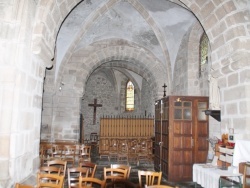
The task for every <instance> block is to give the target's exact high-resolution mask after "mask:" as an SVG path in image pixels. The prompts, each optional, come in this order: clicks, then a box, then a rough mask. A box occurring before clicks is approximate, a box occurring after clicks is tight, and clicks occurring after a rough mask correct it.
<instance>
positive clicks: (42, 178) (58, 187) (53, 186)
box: [36, 173, 64, 188]
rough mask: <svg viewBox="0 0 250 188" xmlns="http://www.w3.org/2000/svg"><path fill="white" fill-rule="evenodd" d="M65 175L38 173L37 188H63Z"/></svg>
mask: <svg viewBox="0 0 250 188" xmlns="http://www.w3.org/2000/svg"><path fill="white" fill-rule="evenodd" d="M63 182H64V176H61V175H57V174H41V173H38V174H37V181H36V183H37V185H36V188H43V187H44V188H48V187H49V188H63Z"/></svg>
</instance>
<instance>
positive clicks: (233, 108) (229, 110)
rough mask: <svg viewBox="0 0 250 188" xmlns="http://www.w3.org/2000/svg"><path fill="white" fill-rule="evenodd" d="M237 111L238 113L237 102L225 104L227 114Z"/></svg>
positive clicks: (233, 113) (235, 113)
mask: <svg viewBox="0 0 250 188" xmlns="http://www.w3.org/2000/svg"><path fill="white" fill-rule="evenodd" d="M238 113H239V111H238V105H237V103H233V104H226V114H227V115H237V114H238Z"/></svg>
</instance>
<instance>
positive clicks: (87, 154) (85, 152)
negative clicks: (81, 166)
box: [79, 145, 91, 163]
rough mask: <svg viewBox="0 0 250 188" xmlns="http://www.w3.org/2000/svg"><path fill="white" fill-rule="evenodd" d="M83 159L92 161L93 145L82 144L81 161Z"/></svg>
mask: <svg viewBox="0 0 250 188" xmlns="http://www.w3.org/2000/svg"><path fill="white" fill-rule="evenodd" d="M83 161H89V162H90V161H91V146H87V145H83V146H81V148H80V154H79V163H81V162H83Z"/></svg>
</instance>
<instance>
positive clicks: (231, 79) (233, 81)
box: [228, 73, 239, 87]
mask: <svg viewBox="0 0 250 188" xmlns="http://www.w3.org/2000/svg"><path fill="white" fill-rule="evenodd" d="M238 84H239V75H238V73H234V74H232V75H229V76H228V86H229V87H230V86H234V85H238Z"/></svg>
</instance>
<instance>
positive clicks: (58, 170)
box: [39, 166, 61, 175]
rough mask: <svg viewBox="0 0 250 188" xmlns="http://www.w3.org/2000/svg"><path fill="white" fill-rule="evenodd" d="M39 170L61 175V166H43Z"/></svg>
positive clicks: (44, 172)
mask: <svg viewBox="0 0 250 188" xmlns="http://www.w3.org/2000/svg"><path fill="white" fill-rule="evenodd" d="M39 172H40V173H43V174H57V175H60V173H61V168H60V167H56V166H41V167H40V168H39Z"/></svg>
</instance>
